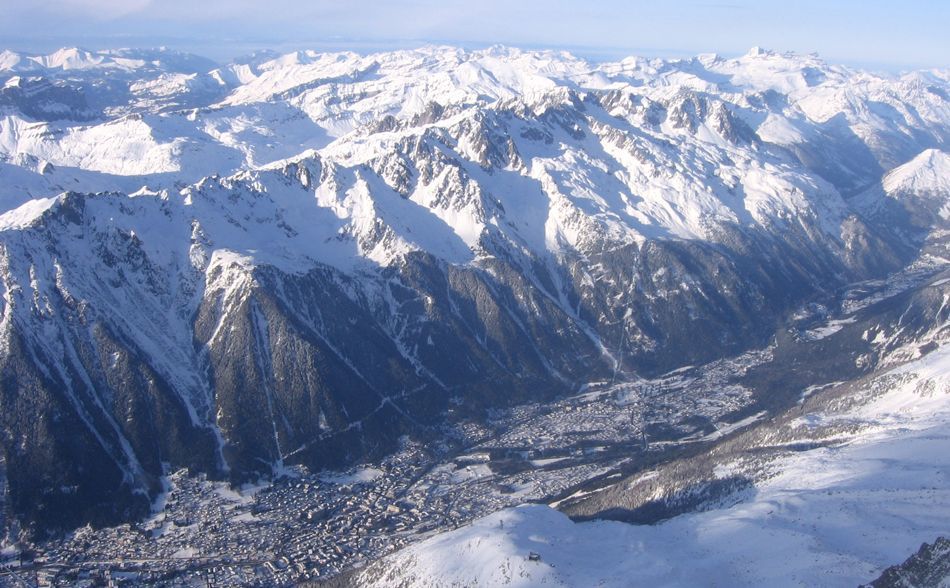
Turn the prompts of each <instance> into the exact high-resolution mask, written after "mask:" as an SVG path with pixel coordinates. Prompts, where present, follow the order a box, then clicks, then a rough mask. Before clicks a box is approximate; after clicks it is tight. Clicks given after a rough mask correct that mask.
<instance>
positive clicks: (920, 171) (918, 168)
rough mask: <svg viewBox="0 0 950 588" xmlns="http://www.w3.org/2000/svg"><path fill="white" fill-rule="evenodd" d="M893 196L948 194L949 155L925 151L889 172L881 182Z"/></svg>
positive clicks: (949, 178)
mask: <svg viewBox="0 0 950 588" xmlns="http://www.w3.org/2000/svg"><path fill="white" fill-rule="evenodd" d="M882 184H883V186H884V191H885V192H887V193H888V194H893V195H901V194H904V195H927V194H942V195H943V196H944V197H946V195H947V194H950V153H947V152H946V151H942V150H940V149H927V150H925V151H923V152H921V153H920V155H918V156H917V157H915V158H913V159H912V160H910V161H908V162H907V163H905V164H904V165H902V166H900V167H897V168H895V169H893V170H892V171H890V172H889V173H888V174H887V175H886V176H885V177H884V180H883V182H882Z"/></svg>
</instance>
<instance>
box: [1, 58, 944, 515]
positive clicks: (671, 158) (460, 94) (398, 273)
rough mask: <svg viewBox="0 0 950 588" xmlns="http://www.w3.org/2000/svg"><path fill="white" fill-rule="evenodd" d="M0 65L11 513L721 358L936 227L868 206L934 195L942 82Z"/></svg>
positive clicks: (110, 505)
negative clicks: (911, 194) (184, 470)
mask: <svg viewBox="0 0 950 588" xmlns="http://www.w3.org/2000/svg"><path fill="white" fill-rule="evenodd" d="M136 56H138V57H136ZM0 64H2V65H0V71H3V72H6V73H3V74H2V76H0V83H3V84H4V85H3V88H4V90H3V92H4V94H3V96H4V98H2V99H0V112H2V114H0V157H2V158H4V159H5V161H3V162H0V174H3V178H4V180H5V182H3V184H2V186H0V202H2V203H4V204H5V205H7V206H8V207H9V210H7V211H6V212H5V213H4V214H3V215H2V216H0V279H2V284H3V302H2V320H0V329H2V330H0V336H2V341H3V343H2V347H0V414H2V416H0V423H2V443H3V450H4V455H5V460H6V469H7V484H8V486H9V492H8V496H9V500H10V501H11V503H12V504H13V506H14V510H15V511H16V512H18V513H19V514H20V516H21V517H22V518H23V520H24V521H26V522H28V523H35V524H36V525H37V528H48V527H57V526H61V527H71V526H74V525H80V524H83V523H84V522H87V521H93V522H110V521H119V520H124V519H127V518H128V517H132V516H135V515H137V514H142V513H144V512H146V511H147V509H148V508H149V505H150V503H151V499H152V498H153V497H154V496H155V495H156V493H157V492H158V490H159V488H160V482H159V478H160V476H161V475H162V474H163V473H164V472H166V471H167V470H168V469H169V468H180V467H188V468H190V469H192V470H193V471H201V472H207V473H209V474H211V475H212V476H219V477H225V476H229V477H230V478H231V479H232V480H234V481H243V480H248V479H253V478H256V477H258V476H261V475H265V476H266V475H270V474H272V473H273V472H277V471H280V470H281V468H282V466H283V465H285V464H290V463H301V464H305V465H307V466H310V467H313V468H319V467H325V466H335V465H342V464H347V463H350V462H352V461H353V460H356V459H358V458H370V457H373V456H377V455H380V454H382V453H385V452H386V451H387V450H388V449H389V448H391V447H392V446H393V444H394V442H395V441H396V440H397V439H398V438H400V437H401V436H403V435H410V436H413V437H417V438H422V439H432V438H439V439H445V438H446V436H447V431H450V430H451V427H452V426H454V425H455V424H457V423H459V422H461V421H464V420H465V419H480V418H482V417H483V416H484V415H485V414H486V413H487V412H488V411H490V410H491V409H492V408H497V407H500V406H507V405H511V404H513V403H517V402H520V401H526V400H543V399H546V398H554V397H556V396H558V395H561V394H564V393H566V392H569V391H573V390H576V389H577V388H579V387H580V386H582V385H583V384H586V383H588V382H590V381H592V380H606V379H617V378H623V377H625V374H628V373H638V374H645V375H649V374H657V373H662V372H666V371H669V370H671V369H674V368H678V367H681V366H684V365H688V364H692V363H700V362H706V361H710V360H712V359H716V358H718V357H722V356H724V355H725V354H729V353H734V352H738V351H740V350H743V349H746V348H748V347H750V346H752V345H757V344H761V343H763V342H764V341H765V340H766V339H767V338H768V337H770V336H771V335H772V334H773V332H774V329H775V327H776V325H777V324H779V321H780V319H781V318H782V317H783V315H784V314H786V313H787V312H789V311H790V310H791V309H792V308H793V307H794V306H795V305H797V304H798V303H800V302H802V301H803V300H806V299H808V298H810V297H814V296H817V295H820V294H828V293H830V292H832V291H833V290H835V289H837V288H839V287H841V286H843V285H845V284H848V283H850V282H852V281H855V280H859V279H866V278H869V277H884V276H886V275H887V274H888V272H891V271H895V270H897V269H899V268H901V267H902V266H903V265H904V264H906V263H908V262H909V261H911V260H912V259H914V258H915V257H916V255H917V253H918V251H919V249H920V248H921V247H922V246H923V244H924V243H925V239H926V238H928V237H930V238H934V233H933V230H934V229H935V228H938V229H939V228H940V227H941V226H942V225H940V224H939V223H938V222H937V221H938V217H939V218H940V219H942V217H940V216H939V214H937V216H936V217H932V218H931V217H928V219H929V221H928V223H927V224H921V223H919V222H916V221H914V219H913V218H909V219H908V218H906V215H905V216H897V217H894V218H891V216H890V214H891V213H890V212H888V210H889V207H890V206H891V205H890V204H889V203H890V202H891V201H892V200H894V198H892V197H891V196H892V194H896V193H897V192H898V191H901V193H903V192H907V191H914V190H917V191H918V192H919V191H920V190H922V188H921V186H924V185H926V186H931V185H933V186H934V187H933V189H932V190H930V189H929V188H928V190H930V192H927V193H928V194H931V192H932V194H931V195H930V196H928V198H930V199H931V200H933V199H936V200H935V201H934V202H937V201H939V199H940V198H941V195H945V187H944V186H943V184H940V183H939V182H938V181H937V180H938V179H939V178H942V173H943V172H942V171H940V170H941V169H942V168H941V167H940V165H941V164H940V162H941V161H942V160H943V158H945V157H946V155H945V154H944V153H943V152H942V151H939V150H937V149H935V147H936V148H939V147H940V146H942V145H945V143H946V139H947V135H948V132H950V131H948V125H947V121H948V120H950V109H948V104H947V100H946V87H947V80H946V77H945V76H944V75H943V74H941V73H939V72H937V73H933V74H926V75H925V74H920V75H917V74H915V75H910V76H905V77H903V78H899V79H888V78H882V77H877V76H873V75H871V74H866V73H863V72H854V71H851V70H847V69H845V68H839V67H835V66H828V65H827V64H824V63H823V62H821V61H820V60H817V58H812V57H799V56H792V55H784V56H782V55H776V54H772V53H767V52H761V51H756V52H753V53H751V54H749V55H747V56H745V57H743V58H740V59H736V60H726V59H720V58H716V57H700V58H697V59H694V60H687V61H672V62H667V61H660V60H640V59H631V60H625V61H623V62H620V63H617V64H599V65H594V64H590V63H587V62H585V61H583V60H579V59H576V58H573V57H571V56H569V55H567V54H561V53H553V52H521V51H517V50H510V49H504V48H494V49H490V50H486V51H477V52H465V51H461V50H457V49H453V48H428V49H423V50H418V51H411V52H393V53H386V54H377V55H371V56H358V55H355V54H317V53H312V52H303V53H295V54H290V55H286V56H281V57H274V56H271V55H266V56H257V57H253V58H249V59H247V60H241V62H238V63H234V64H230V65H228V66H224V67H221V68H217V69H210V67H209V66H207V64H202V62H200V61H198V60H196V59H195V58H191V57H188V56H180V55H177V54H176V55H169V54H168V53H167V52H158V53H157V54H154V55H153V54H151V53H141V54H139V53H133V52H120V53H83V52H63V53H60V54H57V55H55V56H48V57H43V58H41V57H29V56H18V55H14V54H11V53H5V54H3V58H2V60H0ZM27 74H29V76H31V77H27ZM51 92H52V93H51ZM43 104H46V105H47V106H49V105H50V104H54V106H49V107H47V106H43V107H42V108H40V106H41V105H43ZM829 109H831V110H829ZM832 110H834V112H832ZM898 138H899V140H898ZM926 149H930V151H925V150H926ZM920 153H922V155H920V156H919V157H918V158H917V159H915V160H914V161H912V162H911V163H909V164H907V166H904V167H903V168H900V169H898V170H895V171H894V172H892V174H890V175H888V176H886V177H883V179H882V173H883V170H885V169H890V168H892V167H893V164H894V163H900V162H904V161H906V160H910V159H912V158H913V156H915V155H917V154H920ZM930 168H933V169H934V170H935V171H933V172H932V173H931V172H928V171H926V170H927V169H930ZM914 170H918V171H914ZM928 174H929V175H928ZM908 177H910V178H918V179H916V180H908V179H906V178H908ZM878 183H880V184H878ZM143 185H144V186H145V187H141V186H143ZM878 185H880V186H883V188H881V189H876V186H878ZM892 185H894V186H904V187H905V188H901V189H900V190H896V189H891V187H892ZM868 186H870V187H868ZM859 188H860V189H862V190H861V192H860V194H859V195H858V196H852V193H853V192H857V191H858V189H859ZM895 190H896V191H895ZM915 193H916V192H915ZM931 200H927V202H931ZM931 204H932V202H931ZM928 206H930V205H928ZM902 210H903V209H902ZM928 210H929V209H928ZM881 211H884V212H881ZM895 219H896V220H895ZM941 222H942V221H941ZM935 223H936V224H935Z"/></svg>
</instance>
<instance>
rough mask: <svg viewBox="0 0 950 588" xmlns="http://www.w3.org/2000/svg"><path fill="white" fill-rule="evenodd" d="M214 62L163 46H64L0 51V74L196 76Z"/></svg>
mask: <svg viewBox="0 0 950 588" xmlns="http://www.w3.org/2000/svg"><path fill="white" fill-rule="evenodd" d="M213 66H214V63H213V62H212V61H210V60H208V59H204V58H202V57H198V56H196V55H191V54H188V53H183V52H181V51H175V50H172V49H168V48H165V47H160V48H157V49H106V50H101V51H90V50H87V49H82V48H80V47H63V48H62V49H58V50H56V51H54V52H52V53H49V54H32V53H20V52H15V51H9V50H5V51H3V52H0V72H14V73H34V74H35V73H48V72H49V73H55V72H75V71H84V70H110V69H111V70H119V71H124V72H134V71H146V70H150V69H156V70H165V71H179V72H189V73H197V72H202V71H207V70H208V69H209V68H210V67H213Z"/></svg>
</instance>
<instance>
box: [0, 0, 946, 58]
mask: <svg viewBox="0 0 950 588" xmlns="http://www.w3.org/2000/svg"><path fill="white" fill-rule="evenodd" d="M0 10H3V12H4V13H5V15H6V17H5V18H4V20H3V22H2V23H0V45H2V46H3V48H9V49H14V50H18V51H26V52H37V53H48V52H51V51H53V50H55V49H57V48H59V47H70V46H81V47H85V48H88V49H112V48H119V47H139V48H143V47H157V46H167V47H170V48H174V49H178V50H182V51H188V52H191V53H195V54H198V55H202V56H205V57H208V58H210V59H213V60H215V61H219V62H226V61H229V60H231V59H233V58H236V57H239V56H241V55H246V54H249V53H252V52H254V51H257V50H263V49H271V50H275V51H279V52H283V51H291V50H297V49H315V50H326V51H330V50H353V51H357V52H361V53H366V52H373V51H383V50H390V49H406V48H415V47H419V46H423V45H429V44H449V45H456V46H461V47H464V48H468V49H474V48H480V47H486V46H490V45H495V44H501V45H508V46H514V47H521V48H524V49H560V50H567V51H570V52H571V53H573V54H575V55H578V56H580V57H584V58H587V59H592V60H614V59H618V58H621V57H624V56H629V55H642V56H649V57H687V56H692V55H697V54H700V53H717V54H720V55H724V56H735V55H741V54H744V53H746V52H747V51H748V50H749V49H750V48H751V47H753V46H761V47H765V48H768V49H772V50H775V51H781V52H784V51H794V52H796V53H802V54H807V53H818V54H819V55H821V57H822V58H824V59H826V60H827V61H829V62H835V63H843V64H847V65H852V66H860V67H864V68H870V69H884V70H891V71H899V70H904V69H927V68H946V67H947V66H948V60H947V56H948V55H950V41H948V39H947V36H946V35H945V34H944V32H945V31H943V23H946V22H948V19H950V7H948V6H947V5H945V4H942V3H938V2H929V1H925V0H917V1H912V2H907V3H905V4H904V5H903V6H902V7H901V8H900V9H899V10H898V9H894V8H893V7H892V6H890V5H888V3H886V2H880V1H872V2H857V1H855V0H843V1H839V2H835V3H833V4H827V3H825V4H823V3H820V2H817V1H814V0H805V1H803V2H798V3H795V4H794V5H789V4H788V3H780V2H775V1H771V0H770V1H766V2H750V1H746V0H735V1H731V2H714V1H706V0H692V1H686V0H682V1H679V2H669V3H664V4H663V5H661V6H657V5H654V4H653V3H647V2H642V1H635V2H619V1H617V0H608V1H606V2H601V3H598V4H596V5H592V4H590V3H581V2H578V1H575V0H560V1H554V2H540V1H539V0H527V1H524V2H519V3H503V2H500V1H498V0H487V1H485V2H481V3H479V4H477V5H474V4H464V3H461V2H454V1H449V2H440V3H436V2H434V0H411V1H408V2H402V3H399V5H395V4H392V3H386V2H383V1H382V0H371V1H368V2H363V3H361V4H360V5H359V6H355V5H343V4H341V3H339V2H333V1H329V0H323V1H318V2H310V3H301V2H299V1H296V0H272V1H271V2H267V3H262V2H258V1H254V0H238V1H231V2H225V1H224V0H207V1H206V2H203V3H202V4H201V5H200V6H192V5H186V4H185V3H184V2H183V1H182V0H165V1H164V2H161V3H158V2H155V1H154V0H127V1H124V2H120V1H118V0H39V1H37V2H34V3H32V4H31V5H30V6H24V5H23V4H22V2H18V1H16V0H0ZM605 21H609V22H611V23H612V24H611V25H610V26H609V27H607V28H605V27H604V26H603V25H602V23H603V22H605Z"/></svg>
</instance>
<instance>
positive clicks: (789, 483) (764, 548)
mask: <svg viewBox="0 0 950 588" xmlns="http://www.w3.org/2000/svg"><path fill="white" fill-rule="evenodd" d="M892 374H893V375H895V376H901V380H902V381H903V382H904V383H903V384H901V385H898V386H897V387H894V388H893V389H891V390H889V391H888V392H887V393H885V394H884V395H883V396H880V397H877V398H876V399H874V400H873V401H871V402H870V403H869V404H867V405H865V406H861V407H858V408H855V409H853V410H850V411H848V412H846V413H837V414H835V415H834V416H827V415H821V414H818V415H814V414H812V415H806V416H805V417H803V419H804V420H803V424H805V425H818V424H820V423H821V421H822V420H823V419H826V418H827V419H843V420H850V421H852V422H854V423H855V424H860V428H859V430H858V431H857V432H855V433H852V434H849V435H846V436H845V437H842V438H841V439H840V443H836V444H835V445H834V446H832V447H825V448H819V449H813V450H810V451H803V452H800V453H796V454H792V455H790V456H787V457H783V458H780V459H778V460H777V461H776V462H774V463H773V464H771V467H770V470H772V471H774V472H776V475H774V476H773V477H771V478H769V479H766V480H765V481H761V482H759V483H757V484H756V485H755V487H754V488H753V489H751V490H749V491H748V492H747V493H746V494H744V495H742V497H741V498H742V500H741V501H740V502H738V503H737V504H735V505H733V506H730V507H726V508H720V509H714V510H710V511H706V512H701V513H690V514H685V515H681V516H679V517H676V518H673V519H670V520H668V521H665V522H662V523H660V524H657V525H654V526H646V525H643V526H641V525H629V524H625V523H618V522H608V521H598V522H588V523H573V522H572V521H571V520H570V519H569V518H567V517H566V516H565V515H563V514H561V513H559V512H558V511H556V510H554V509H552V508H549V507H547V506H543V505H526V506H522V507H518V508H514V509H508V510H504V511H500V512H497V513H495V514H493V515H491V516H488V517H485V518H483V519H480V520H479V521H477V522H475V523H474V524H472V525H470V526H467V527H463V528H461V529H458V530H456V531H452V532H449V533H445V534H442V535H438V536H436V537H434V538H432V539H429V540H427V541H425V542H423V543H421V544H419V545H416V546H413V547H411V548H409V549H407V550H405V551H404V552H401V553H399V554H396V556H394V557H393V558H391V559H390V560H389V561H387V562H386V564H385V567H384V569H385V570H387V571H388V573H386V574H382V575H381V576H382V577H381V579H380V578H376V580H375V582H374V583H373V585H379V586H387V585H397V584H398V583H399V581H403V580H412V581H414V582H417V583H418V585H474V584H475V583H476V582H477V585H479V586H496V585H512V586H536V585H542V584H543V585H552V586H558V585H567V586H618V587H619V586H625V587H626V586H857V585H858V584H860V583H864V582H868V581H870V580H872V579H874V578H875V577H877V576H878V575H879V574H880V573H881V571H882V570H883V569H884V568H886V567H888V566H889V565H892V564H895V563H899V562H901V561H903V560H904V559H906V557H907V556H909V555H910V554H911V553H913V552H915V551H916V550H917V549H918V547H919V546H920V544H921V543H922V542H924V541H933V539H934V538H936V537H937V536H939V535H941V534H946V533H947V531H948V530H950V347H943V348H941V349H940V350H938V351H936V352H934V353H932V354H930V355H928V356H926V357H924V358H922V359H920V360H917V361H915V362H913V363H911V364H908V365H906V366H903V367H901V368H897V369H895V370H894V371H893V372H892ZM532 552H534V553H537V554H538V555H540V556H541V559H540V561H531V560H529V554H530V553H532Z"/></svg>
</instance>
